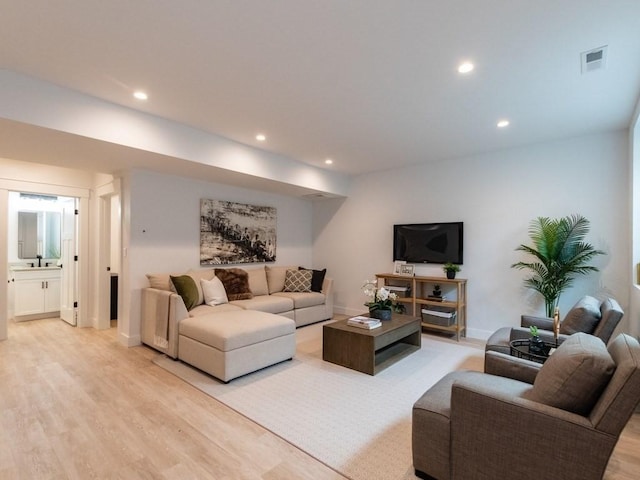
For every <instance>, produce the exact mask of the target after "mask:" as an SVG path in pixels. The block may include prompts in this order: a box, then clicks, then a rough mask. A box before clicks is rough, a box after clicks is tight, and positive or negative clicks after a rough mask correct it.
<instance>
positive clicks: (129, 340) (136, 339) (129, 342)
mask: <svg viewBox="0 0 640 480" xmlns="http://www.w3.org/2000/svg"><path fill="white" fill-rule="evenodd" d="M118 341H119V342H120V343H121V344H122V345H124V346H125V347H136V346H138V345H142V339H141V337H140V335H133V336H131V337H129V336H128V335H126V334H124V333H122V332H118Z"/></svg>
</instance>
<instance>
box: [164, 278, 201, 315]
mask: <svg viewBox="0 0 640 480" xmlns="http://www.w3.org/2000/svg"><path fill="white" fill-rule="evenodd" d="M170 278H171V282H172V283H173V286H174V288H175V290H176V293H177V294H178V295H180V296H181V297H182V301H183V302H184V306H185V307H187V310H191V309H193V307H196V306H198V305H199V303H198V287H197V286H196V282H195V280H194V279H193V278H192V277H190V276H189V275H179V276H175V277H174V276H173V275H171V276H170Z"/></svg>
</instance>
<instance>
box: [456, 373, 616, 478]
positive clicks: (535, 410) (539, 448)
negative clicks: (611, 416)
mask: <svg viewBox="0 0 640 480" xmlns="http://www.w3.org/2000/svg"><path fill="white" fill-rule="evenodd" d="M493 378H494V379H496V378H498V377H493ZM473 380H474V381H469V380H468V379H464V380H461V381H457V382H454V384H453V386H452V391H451V416H450V419H451V465H452V478H453V479H469V478H478V479H493V478H518V479H539V478H562V479H573V480H578V479H580V480H587V479H594V480H595V479H596V478H597V479H600V478H602V475H603V473H604V469H605V468H606V465H607V461H608V458H609V456H610V454H611V451H612V450H613V447H614V446H615V443H616V440H617V439H616V438H615V437H614V436H612V435H608V434H606V433H604V432H601V431H598V430H596V429H594V428H593V425H592V424H591V422H590V421H589V420H588V419H587V418H585V417H582V416H580V415H576V414H574V413H571V412H567V411H564V410H560V409H558V408H554V407H549V406H547V405H543V404H540V403H537V402H533V401H530V400H527V399H525V398H522V396H520V395H514V394H513V392H512V391H511V390H513V389H512V388H510V386H509V382H515V381H514V380H508V379H499V380H501V381H503V385H504V388H501V386H500V384H499V383H498V382H494V381H487V380H486V379H485V380H484V381H483V379H482V378H481V377H480V376H479V377H477V378H475V379H473ZM515 383H516V384H517V383H520V382H515ZM496 385H497V387H496ZM585 452H589V455H585ZM530 455H534V457H533V458H534V461H533V463H532V462H531V461H529V460H530ZM536 459H537V460H536Z"/></svg>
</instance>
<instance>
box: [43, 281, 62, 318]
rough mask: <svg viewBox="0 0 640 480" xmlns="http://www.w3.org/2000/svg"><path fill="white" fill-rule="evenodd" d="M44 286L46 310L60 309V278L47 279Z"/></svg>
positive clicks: (54, 310) (56, 310)
mask: <svg viewBox="0 0 640 480" xmlns="http://www.w3.org/2000/svg"><path fill="white" fill-rule="evenodd" d="M44 287H45V288H44V312H45V313H46V312H58V311H60V279H59V278H54V279H50V280H45V282H44Z"/></svg>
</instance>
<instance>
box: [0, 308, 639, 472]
mask: <svg viewBox="0 0 640 480" xmlns="http://www.w3.org/2000/svg"><path fill="white" fill-rule="evenodd" d="M155 355H156V353H155V352H154V351H153V350H151V349H149V348H147V347H135V348H125V347H123V346H121V345H120V344H118V343H117V341H116V334H115V329H111V330H108V331H101V332H98V331H95V330H93V329H79V328H73V327H70V326H68V325H66V324H65V323H64V322H62V321H60V320H58V319H54V320H36V321H31V322H23V323H19V324H10V327H9V340H7V341H4V342H0V479H29V480H31V479H67V478H72V479H88V478H99V479H127V480H131V479H180V480H183V479H190V478H191V479H234V480H235V479H266V480H276V479H285V480H286V479H292V480H293V479H296V480H297V479H319V480H323V479H343V478H344V477H342V476H341V475H339V474H337V473H336V472H334V471H333V470H331V469H329V468H328V467H326V466H325V465H323V464H322V463H320V462H318V461H316V460H314V459H313V458H311V457H310V456H308V455H306V454H305V453H303V452H301V451H299V450H298V449H297V448H295V447H293V446H292V445H290V444H288V443H287V442H285V441H284V440H282V439H280V438H279V437H277V436H275V435H273V434H271V433H269V432H268V431H266V430H264V429H263V428H261V427H259V426H257V425H256V424H254V423H253V422H251V421H250V420H248V419H246V418H245V417H243V416H241V415H239V414H237V413H235V412H234V411H232V410H231V409H229V408H228V407H226V406H225V405H223V404H221V403H219V402H217V401H216V400H214V399H212V398H211V397H209V396H207V395H205V394H203V393H202V392H200V391H199V390H196V389H194V388H193V387H191V386H189V385H188V384H186V383H184V382H182V381H181V380H179V379H177V378H176V377H174V376H173V375H171V374H170V373H168V372H166V371H164V370H162V369H161V368H159V367H157V366H155V365H154V364H153V363H151V358H153V356H155ZM638 472H640V414H638V413H637V414H635V415H634V418H633V419H632V420H631V422H630V423H629V424H628V426H627V428H626V429H625V431H624V433H623V435H622V438H621V439H620V442H619V443H618V445H617V447H616V450H615V452H614V454H613V456H612V458H611V461H610V463H609V468H608V470H607V473H606V475H605V479H607V480H630V479H638V478H639V473H638ZM385 480H386V479H385ZM390 480H392V479H390Z"/></svg>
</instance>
